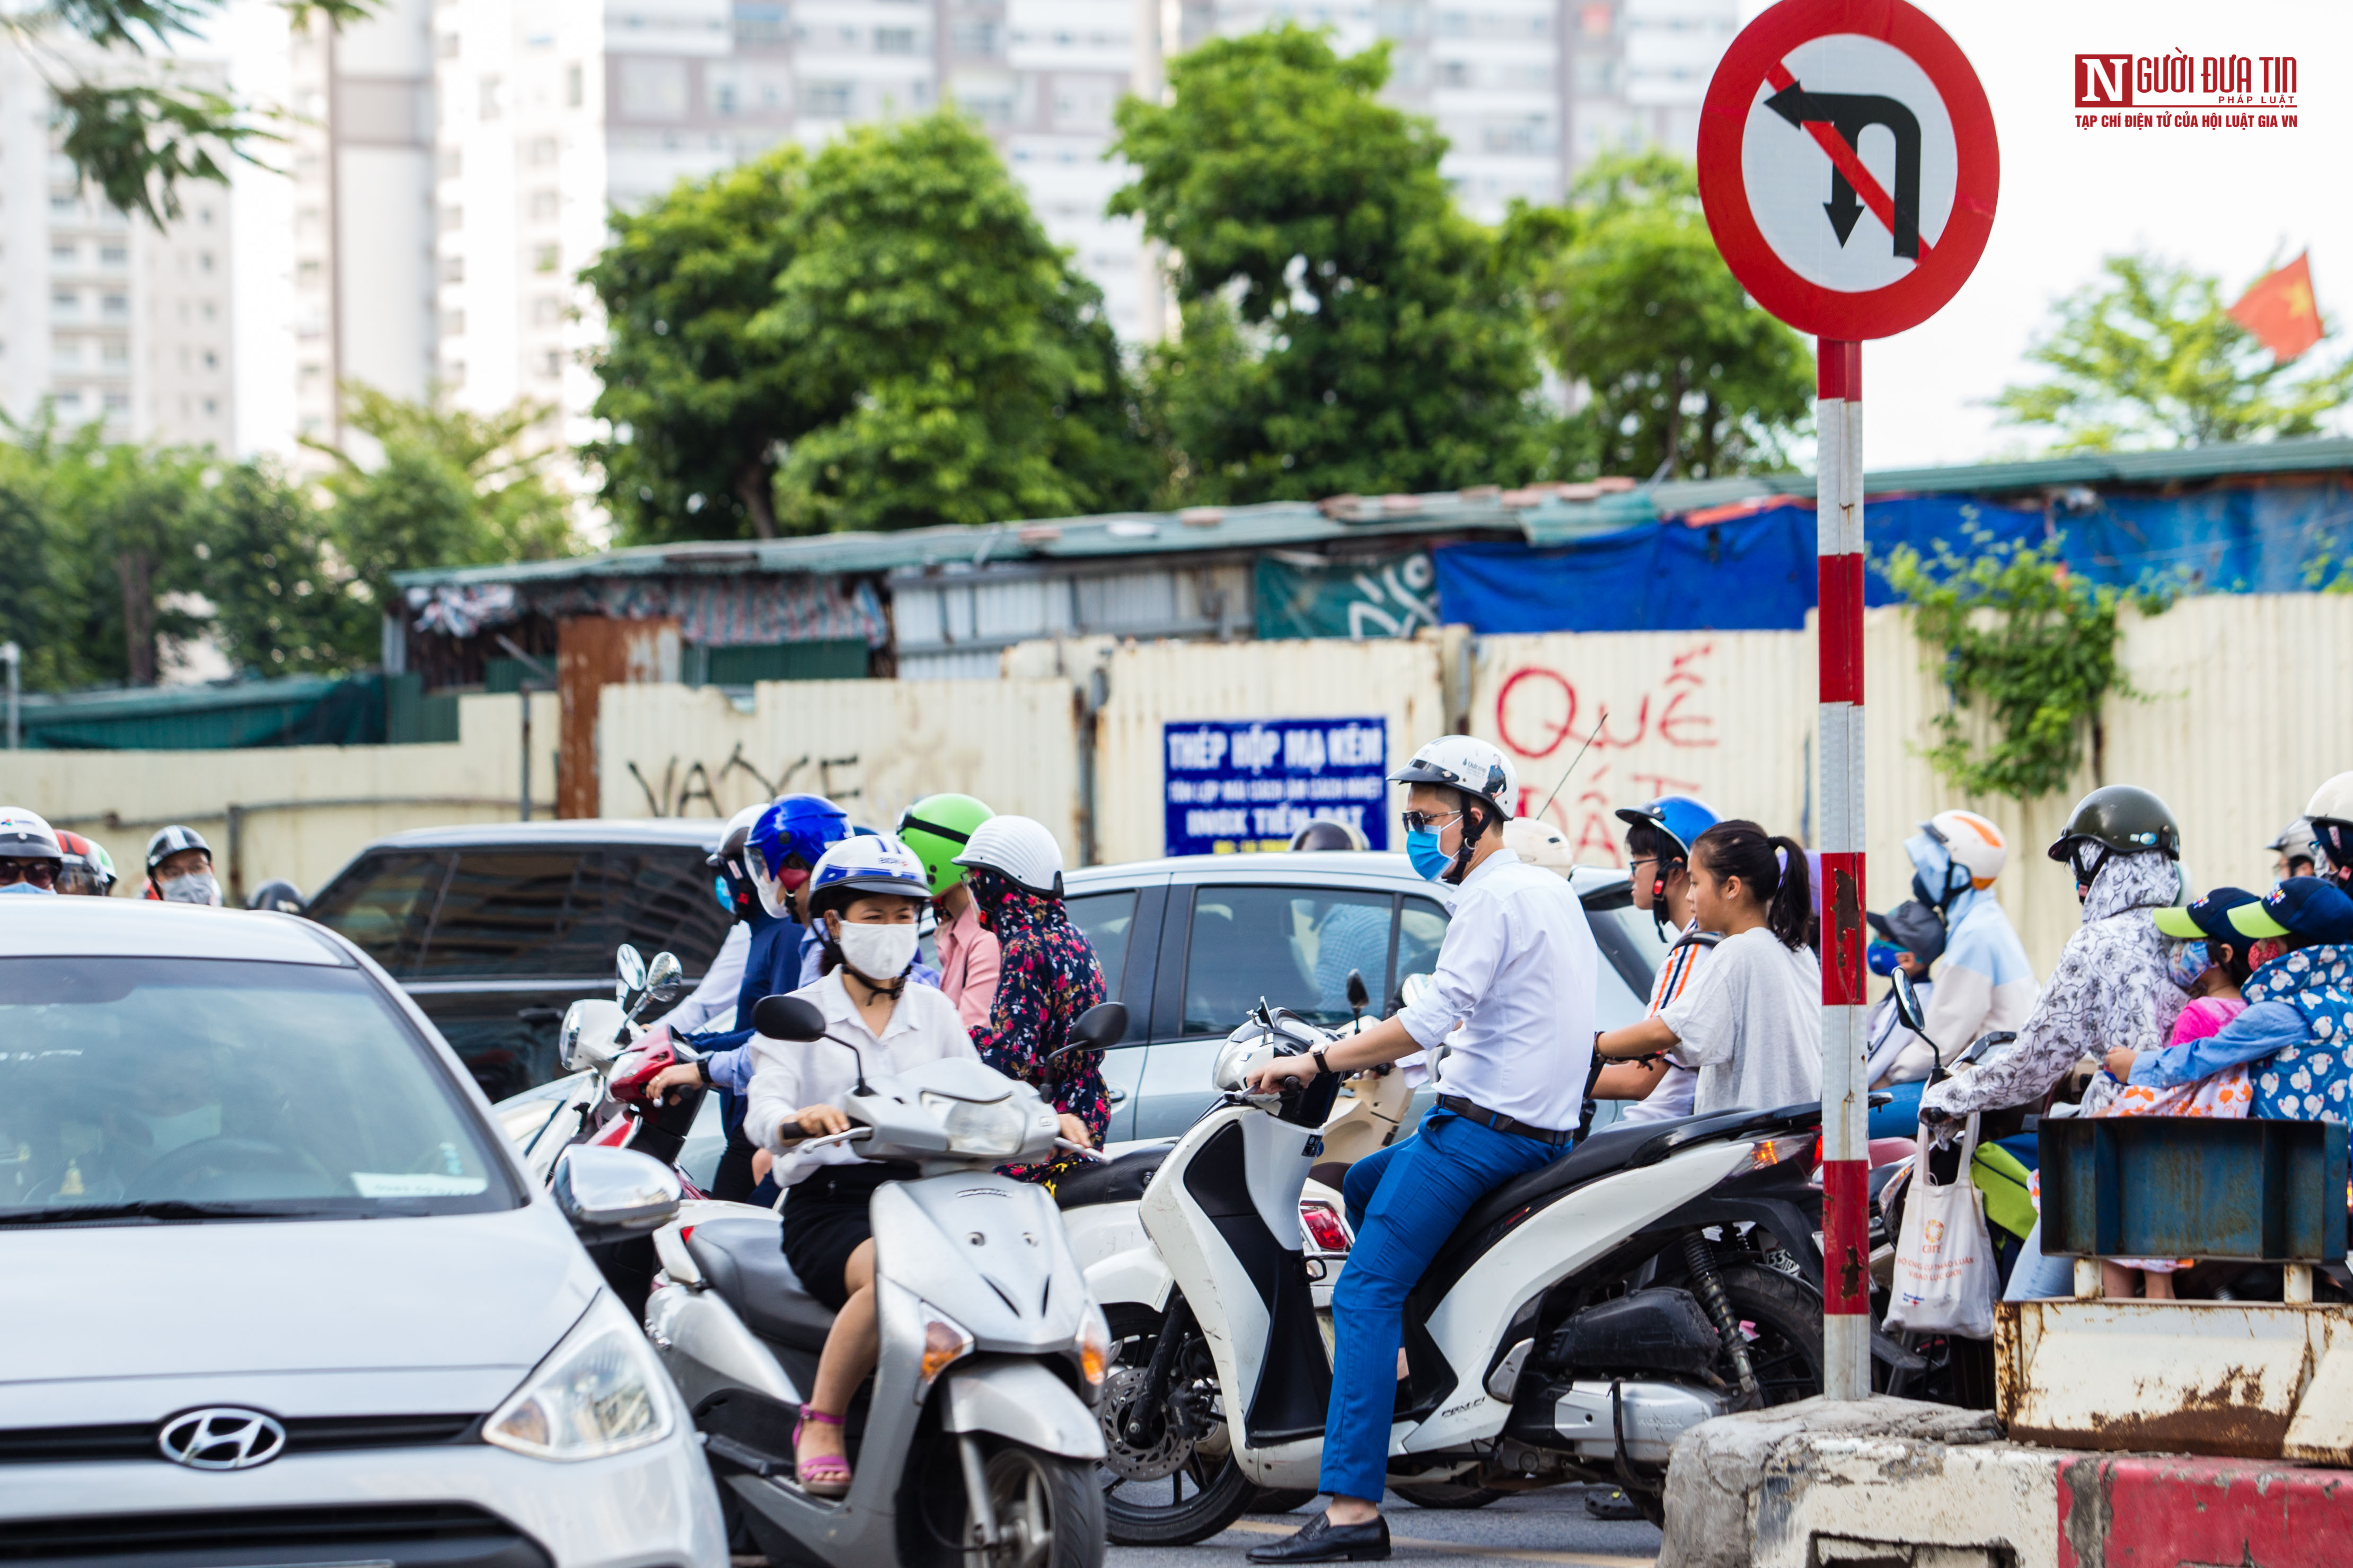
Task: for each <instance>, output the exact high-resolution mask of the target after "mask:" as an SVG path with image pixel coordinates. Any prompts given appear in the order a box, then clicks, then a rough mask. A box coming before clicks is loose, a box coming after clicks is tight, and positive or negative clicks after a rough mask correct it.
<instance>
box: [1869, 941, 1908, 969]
mask: <svg viewBox="0 0 2353 1568" xmlns="http://www.w3.org/2000/svg"><path fill="white" fill-rule="evenodd" d="M1903 956H1904V950H1903V949H1902V948H1900V947H1897V946H1896V945H1894V943H1893V942H1873V943H1872V944H1871V946H1870V947H1868V948H1867V949H1865V950H1864V952H1863V960H1864V962H1865V963H1869V964H1870V965H1871V972H1872V973H1873V974H1878V975H1888V974H1893V973H1895V961H1896V960H1897V959H1899V958H1902V957H1903Z"/></svg>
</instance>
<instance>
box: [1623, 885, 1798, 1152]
mask: <svg viewBox="0 0 2353 1568" xmlns="http://www.w3.org/2000/svg"><path fill="white" fill-rule="evenodd" d="M1659 1021H1660V1022H1661V1023H1663V1024H1664V1025H1666V1026H1667V1027H1669V1028H1670V1029H1672V1030H1673V1031H1674V1032H1675V1044H1674V1045H1673V1046H1672V1047H1671V1048H1670V1049H1669V1050H1668V1053H1667V1054H1668V1056H1669V1057H1670V1058H1672V1059H1674V1060H1676V1061H1680V1062H1682V1063H1683V1065H1684V1066H1686V1067H1694V1068H1698V1069H1699V1087H1698V1091H1697V1092H1696V1093H1695V1094H1694V1096H1693V1102H1692V1109H1693V1110H1694V1111H1695V1112H1697V1113H1698V1114H1700V1115H1702V1116H1704V1115H1706V1114H1708V1113H1709V1112H1710V1111H1715V1110H1731V1109H1733V1108H1734V1107H1736V1106H1745V1107H1746V1108H1748V1109H1749V1110H1778V1109H1779V1108H1780V1107H1782V1106H1784V1105H1796V1104H1798V1103H1799V1102H1800V1101H1802V1100H1820V1099H1821V1097H1822V970H1821V965H1820V963H1816V962H1815V960H1814V955H1813V952H1812V951H1811V950H1810V949H1808V948H1805V947H1797V948H1788V947H1784V946H1783V945H1782V944H1781V939H1780V938H1779V937H1777V936H1775V935H1774V934H1773V933H1772V932H1771V931H1768V930H1767V929H1766V928H1765V927H1763V926H1758V927H1757V928H1756V929H1755V930H1753V931H1742V932H1741V933H1740V934H1739V935H1737V936H1728V937H1725V939H1724V940H1723V941H1722V942H1717V943H1716V944H1715V952H1711V953H1709V954H1708V958H1707V962H1706V963H1704V964H1702V965H1700V969H1699V974H1698V977H1697V978H1695V979H1694V980H1693V982H1692V983H1691V984H1689V985H1687V986H1685V987H1683V994H1682V995H1680V996H1678V997H1676V998H1675V999H1674V1000H1673V1001H1672V1002H1670V1003H1668V1004H1667V1005H1666V1006H1664V1007H1663V1008H1661V1009H1660V1011H1659Z"/></svg>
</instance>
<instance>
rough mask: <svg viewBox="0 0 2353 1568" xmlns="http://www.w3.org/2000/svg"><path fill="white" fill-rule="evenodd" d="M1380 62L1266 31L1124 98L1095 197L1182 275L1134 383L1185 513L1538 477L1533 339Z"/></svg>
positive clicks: (1498, 261) (1383, 54)
mask: <svg viewBox="0 0 2353 1568" xmlns="http://www.w3.org/2000/svg"><path fill="white" fill-rule="evenodd" d="M1168 79H1169V86H1170V89H1171V92H1172V100H1171V101H1170V102H1168V103H1166V104H1159V103H1150V102H1146V101H1145V100H1141V99H1135V98H1130V99H1127V100H1124V101H1123V102H1122V103H1121V104H1120V106H1119V109H1118V110H1117V114H1116V120H1117V122H1118V126H1119V138H1118V142H1117V143H1116V150H1117V151H1118V153H1120V154H1121V155H1122V156H1124V157H1125V158H1126V159H1127V160H1128V162H1129V163H1133V164H1134V166H1135V169H1136V171H1137V177H1136V179H1135V181H1134V183H1133V184H1129V185H1127V186H1125V187H1124V188H1123V189H1121V190H1120V191H1119V192H1118V193H1117V194H1116V195H1114V196H1113V198H1112V204H1111V210H1112V211H1113V213H1115V214H1120V215H1124V216H1140V217H1141V218H1142V219H1143V220H1144V228H1145V235H1146V236H1147V237H1150V238H1151V239H1153V240H1155V241H1158V242H1160V243H1162V244H1165V245H1166V246H1168V247H1171V249H1172V250H1173V252H1174V253H1175V255H1176V258H1178V261H1179V266H1178V269H1177V273H1176V292H1177V295H1178V298H1179V300H1180V302H1181V304H1182V308H1183V312H1184V335H1183V337H1182V338H1181V339H1180V340H1179V341H1178V342H1176V343H1174V344H1172V345H1170V346H1169V347H1167V348H1166V349H1165V350H1164V351H1162V352H1161V353H1158V354H1157V355H1155V359H1154V361H1153V367H1152V378H1153V391H1154V396H1155V402H1156V404H1157V405H1158V408H1159V410H1160V417H1161V418H1162V419H1165V421H1166V428H1167V431H1168V437H1169V439H1170V441H1171V442H1172V443H1173V445H1174V446H1175V447H1176V450H1177V451H1178V452H1179V453H1181V458H1180V463H1181V467H1180V469H1179V473H1178V479H1179V484H1180V488H1181V489H1182V490H1183V491H1184V492H1185V493H1186V494H1187V496H1188V497H1191V498H1194V499H1199V500H1237V501H1240V500H1266V499H1272V498H1310V497H1316V496H1327V495H1333V494H1336V493H1341V492H1346V491H1355V492H1376V491H1382V490H1392V489H1447V488H1453V487H1458V486H1461V485H1467V484H1473V483H1480V482H1485V481H1490V480H1501V481H1513V480H1518V479H1525V478H1528V477H1532V474H1533V472H1534V470H1535V469H1536V468H1539V467H1541V466H1542V465H1543V462H1544V456H1543V451H1544V443H1543V435H1542V433H1543V427H1544V425H1545V423H1546V420H1545V416H1544V415H1543V413H1542V411H1541V410H1540V409H1539V407H1538V406H1537V405H1536V404H1535V400H1534V398H1533V396H1532V394H1533V393H1534V392H1535V389H1536V386H1537V384H1538V382H1539V380H1540V378H1541V373H1540V370H1539V367H1538V364H1537V360H1536V354H1535V336H1534V333H1533V331H1531V328H1530V323H1529V321H1528V316H1527V312H1526V310H1525V305H1524V302H1523V300H1522V299H1521V298H1520V296H1519V293H1518V291H1517V289H1516V288H1515V280H1514V279H1513V278H1512V277H1511V276H1510V273H1509V269H1508V268H1506V267H1505V266H1504V254H1503V251H1502V249H1501V247H1499V246H1498V245H1497V243H1496V238H1495V236H1494V235H1493V233H1492V232H1491V231H1489V230H1487V229H1485V228H1482V226H1479V225H1477V224H1474V223H1472V222H1471V221H1470V220H1469V219H1467V218H1465V217H1464V216H1462V215H1461V213H1459V212H1458V211H1457V210H1456V209H1455V206H1454V202H1453V197H1452V195H1451V193H1450V191H1449V190H1448V188H1447V185H1446V182H1445V181H1444V180H1443V179H1442V178H1441V177H1440V174H1439V172H1438V164H1439V160H1440V157H1441V156H1442V155H1443V154H1444V153H1445V151H1446V142H1445V141H1444V139H1443V138H1441V137H1440V135H1439V134H1438V132H1437V131H1436V130H1435V129H1434V128H1433V127H1432V126H1431V125H1430V122H1429V121H1426V120H1420V119H1417V118H1415V117H1413V116H1410V115H1408V114H1404V113H1402V112H1400V111H1398V110H1396V109H1393V108H1391V107H1389V106H1388V105H1387V104H1385V103H1383V102H1381V101H1380V100H1379V98H1378V96H1377V95H1378V93H1379V91H1380V89H1381V86H1382V84H1383V83H1384V82H1385V81H1386V80H1387V79H1388V51H1387V48H1386V47H1380V46H1377V47H1374V48H1371V49H1368V50H1366V52H1365V53H1363V54H1359V55H1354V56H1350V57H1347V58H1341V57H1340V56H1339V55H1337V54H1335V52H1334V51H1333V48H1332V47H1331V45H1330V43H1329V42H1328V41H1327V40H1326V38H1325V37H1324V36H1323V35H1322V34H1320V33H1314V32H1309V31H1306V30H1304V29H1303V28H1300V27H1297V26H1288V25H1286V26H1281V27H1276V28H1271V29H1269V30H1267V31H1265V32H1261V33H1255V34H1250V35H1249V36H1246V37H1234V38H1219V39H1214V40H1212V41H1210V42H1208V43H1206V44H1203V45H1202V46H1201V47H1198V48H1197V49H1195V50H1193V51H1192V52H1190V53H1189V54H1187V55H1184V56H1182V57H1180V58H1176V59H1175V60H1173V61H1171V62H1170V64H1169V70H1168Z"/></svg>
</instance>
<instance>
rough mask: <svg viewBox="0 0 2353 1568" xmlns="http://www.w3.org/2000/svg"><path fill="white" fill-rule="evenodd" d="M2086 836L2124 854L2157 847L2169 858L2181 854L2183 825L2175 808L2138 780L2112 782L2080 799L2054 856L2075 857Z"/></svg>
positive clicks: (2055, 857)
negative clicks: (2176, 818)
mask: <svg viewBox="0 0 2353 1568" xmlns="http://www.w3.org/2000/svg"><path fill="white" fill-rule="evenodd" d="M2084 839H2089V840H2091V841H2092V842H2093V843H2094V844H2098V845H2102V846H2105V847H2107V848H2109V849H2113V850H2115V851H2116V852H2117V853H2118V854H2122V855H2139V854H2144V853H2147V851H2150V850H2155V851H2157V852H2158V853H2159V854H2161V855H2163V856H2164V857H2165V858H2167V859H2168V860H2179V859H2180V858H2181V825H2180V824H2179V823H2178V822H2176V821H2175V820H2174V819H2173V812H2172V809H2171V808H2170V807H2168V805H2166V804H2165V802H2163V801H2161V800H2159V799H2158V798H2157V796H2156V795H2152V794H2150V793H2149V792H2148V791H2147V790H2145V789H2142V788H2140V787H2139V786H2138V785H2137V784H2108V785H2106V786H2105V787H2103V788H2100V789H2095V790H2094V791H2093V792H2092V793H2091V794H2089V795H2085V796H2084V798H2083V799H2081V800H2079V801H2077V802H2076V803H2075V809H2074V810H2073V811H2071V812H2069V813H2068V814H2067V826H2064V827H2063V828H2061V829H2060V830H2059V837H2058V838H2057V839H2056V840H2054V841H2053V842H2052V846H2051V851H2050V854H2051V858H2052V859H2053V860H2059V861H2066V860H2069V859H2071V858H2073V854H2074V847H2075V846H2076V845H2077V844H2078V843H2080V842H2082V841H2083V840H2084Z"/></svg>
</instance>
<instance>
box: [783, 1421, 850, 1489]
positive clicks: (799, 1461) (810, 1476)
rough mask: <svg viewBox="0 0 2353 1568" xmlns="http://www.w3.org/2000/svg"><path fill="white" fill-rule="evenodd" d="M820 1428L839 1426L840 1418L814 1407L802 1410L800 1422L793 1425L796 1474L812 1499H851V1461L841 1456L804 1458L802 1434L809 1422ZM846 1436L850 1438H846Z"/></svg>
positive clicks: (820, 1455) (824, 1455)
mask: <svg viewBox="0 0 2353 1568" xmlns="http://www.w3.org/2000/svg"><path fill="white" fill-rule="evenodd" d="M812 1421H814V1422H816V1423H818V1425H819V1426H840V1425H841V1417H840V1416H839V1415H827V1414H826V1413H825V1412H824V1411H822V1410H819V1409H818V1408H817V1407H816V1406H814V1405H802V1406H801V1415H800V1419H799V1420H797V1421H796V1422H794V1423H793V1472H794V1477H795V1479H797V1480H798V1481H799V1483H800V1489H801V1490H803V1491H805V1492H807V1493H808V1494H809V1496H811V1497H822V1498H838V1497H847V1496H849V1460H848V1459H847V1458H843V1457H842V1456H841V1455H839V1454H813V1455H810V1456H808V1457H807V1458H803V1457H802V1455H801V1451H800V1449H801V1432H802V1431H803V1429H804V1428H806V1427H807V1426H808V1424H809V1423H810V1422H812ZM845 1436H847V1435H846V1434H845Z"/></svg>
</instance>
